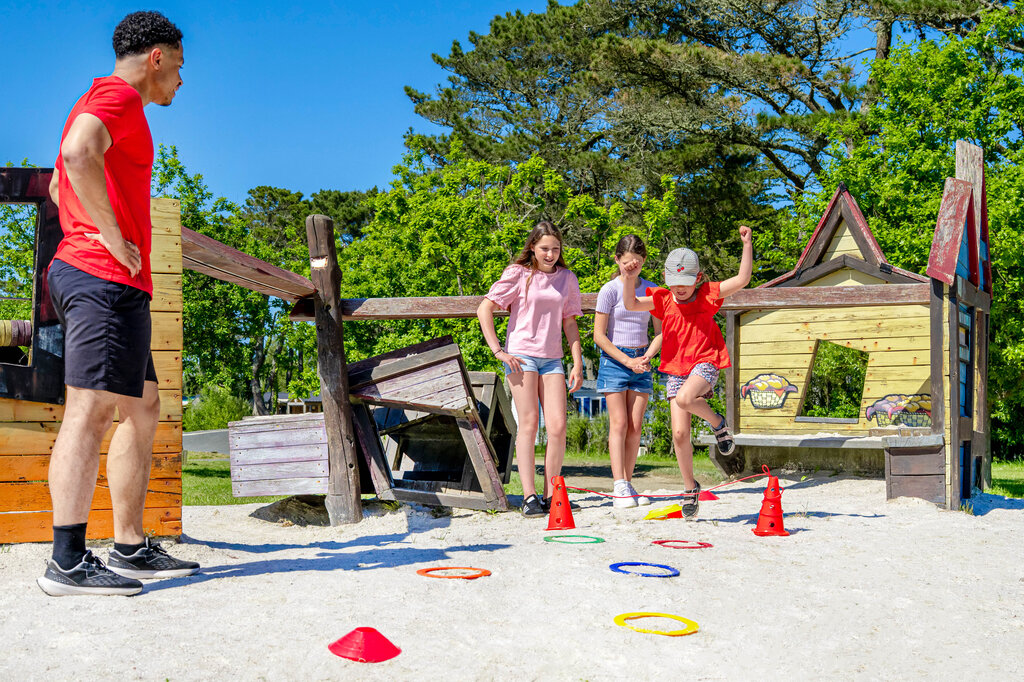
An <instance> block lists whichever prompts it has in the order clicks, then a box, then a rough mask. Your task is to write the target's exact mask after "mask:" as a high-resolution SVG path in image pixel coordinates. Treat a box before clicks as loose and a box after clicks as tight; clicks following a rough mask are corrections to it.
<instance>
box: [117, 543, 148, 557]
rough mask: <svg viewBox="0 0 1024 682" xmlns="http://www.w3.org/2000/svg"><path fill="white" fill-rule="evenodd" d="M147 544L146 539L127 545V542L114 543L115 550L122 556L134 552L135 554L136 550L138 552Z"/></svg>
mask: <svg viewBox="0 0 1024 682" xmlns="http://www.w3.org/2000/svg"><path fill="white" fill-rule="evenodd" d="M145 546H146V543H145V541H143V542H140V543H139V544H137V545H125V544H122V543H120V542H115V543H114V551H115V552H117V553H118V554H120V555H121V556H131V555H132V554H135V553H136V552H138V551H139V550H140V549H142V548H143V547H145Z"/></svg>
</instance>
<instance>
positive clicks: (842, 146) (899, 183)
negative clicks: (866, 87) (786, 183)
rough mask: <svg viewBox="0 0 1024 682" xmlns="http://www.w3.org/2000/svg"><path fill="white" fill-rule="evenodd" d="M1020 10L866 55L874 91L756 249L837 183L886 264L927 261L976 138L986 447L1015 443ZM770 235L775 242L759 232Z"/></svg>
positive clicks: (1021, 439) (1023, 415)
mask: <svg viewBox="0 0 1024 682" xmlns="http://www.w3.org/2000/svg"><path fill="white" fill-rule="evenodd" d="M1022 39H1024V19H1022V18H1021V17H1020V15H1018V14H1017V13H1015V12H1013V11H1006V10H1003V11H997V12H991V13H988V14H986V15H985V16H984V17H982V18H981V19H980V22H979V23H978V24H977V26H976V28H975V29H974V30H973V31H971V32H969V33H967V34H966V35H964V36H962V37H961V36H957V35H950V36H947V37H942V38H940V39H939V40H937V41H925V42H919V43H914V44H905V45H898V46H896V47H894V48H893V50H892V51H891V53H890V54H889V59H888V60H886V61H878V62H875V64H874V65H873V67H872V72H871V77H872V79H873V80H874V81H875V82H876V84H877V88H878V97H877V100H876V101H875V102H874V104H873V105H872V106H871V107H870V108H869V109H868V110H867V111H866V112H865V113H864V114H863V115H857V116H853V117H851V118H849V119H848V120H846V121H843V122H841V123H835V122H833V123H830V124H828V125H826V126H825V127H824V130H825V131H826V132H827V134H828V135H829V138H830V139H831V140H832V145H833V150H834V152H835V156H834V159H835V160H834V161H833V162H831V163H830V164H828V165H827V166H826V167H825V168H823V170H822V173H821V183H822V191H821V192H818V193H809V194H807V195H806V196H804V197H803V198H802V200H801V202H799V203H798V205H797V209H798V211H797V217H796V219H795V220H794V221H792V222H791V223H789V224H787V225H786V226H785V228H784V229H783V230H782V233H781V234H780V235H778V236H772V235H762V243H761V246H762V252H763V253H766V254H767V255H768V256H769V257H771V258H774V259H776V260H777V262H780V263H781V262H783V261H785V260H787V259H788V260H789V262H792V259H793V258H794V257H795V253H796V249H795V248H794V245H796V244H797V243H798V242H799V241H800V240H799V239H798V235H799V234H800V232H801V231H805V232H806V231H807V227H808V225H811V226H813V224H812V223H811V222H810V221H811V220H813V219H815V218H816V217H817V216H818V215H820V214H821V210H822V208H823V207H824V203H825V202H826V201H827V200H828V198H829V196H831V193H832V191H833V190H834V188H835V187H836V185H837V184H838V183H839V182H844V183H846V185H847V187H849V188H850V191H851V193H852V194H853V196H855V197H856V198H857V201H858V204H859V205H860V207H861V209H862V210H863V211H864V213H865V216H866V217H867V219H868V224H869V226H870V227H871V230H872V232H874V234H875V236H876V237H877V239H878V242H879V244H880V245H881V247H882V250H883V251H884V253H885V254H886V256H887V257H888V258H889V259H890V260H891V261H892V262H893V264H895V265H897V266H900V267H903V268H907V269H910V270H914V271H917V272H922V273H923V272H924V269H925V267H926V265H927V260H928V253H929V248H930V245H931V241H932V236H933V233H934V229H935V221H936V216H937V215H938V207H939V203H940V201H941V198H942V190H943V183H944V180H945V178H947V177H952V176H953V175H954V174H955V155H954V150H955V144H956V141H957V140H959V139H964V140H968V141H970V142H972V143H974V144H977V145H979V146H981V147H982V148H984V150H985V162H986V183H987V189H988V209H989V226H990V239H991V251H992V264H993V303H992V347H991V354H990V366H989V396H990V401H991V408H992V419H993V450H994V452H995V453H996V455H997V456H999V455H1002V456H1019V455H1020V454H1021V453H1022V451H1024V394H1022V392H1021V390H1020V387H1021V385H1022V383H1024V331H1022V329H1021V326H1020V324H1018V323H1017V321H1019V320H1020V319H1024V296H1022V293H1024V247H1022V244H1024V235H1022V229H1024V207H1022V205H1021V202H1020V200H1019V197H1020V196H1022V195H1024V170H1022V162H1024V137H1022V133H1024V87H1022V86H1024V83H1022V80H1021V69H1022V67H1024V58H1022V57H1021V54H1020V52H1019V51H1018V50H1017V49H1016V46H1018V45H1021V44H1022V42H1024V40H1022ZM769 240H774V242H775V245H777V246H773V245H769V244H767V243H766V242H768V241H769Z"/></svg>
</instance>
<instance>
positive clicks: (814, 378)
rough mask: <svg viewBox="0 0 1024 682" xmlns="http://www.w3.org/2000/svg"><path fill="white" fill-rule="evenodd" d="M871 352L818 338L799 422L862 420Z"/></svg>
mask: <svg viewBox="0 0 1024 682" xmlns="http://www.w3.org/2000/svg"><path fill="white" fill-rule="evenodd" d="M867 368H868V354H867V353H866V352H864V351H861V350H857V349H855V348H847V347H846V346H841V345H839V344H838V343H832V342H831V341H818V342H817V343H816V344H815V347H814V360H813V361H812V363H811V370H810V375H809V376H808V379H807V386H806V388H805V389H804V399H803V401H802V402H801V404H800V411H799V413H798V416H797V417H796V420H797V421H803V422H833V423H835V422H837V421H838V422H840V423H850V424H856V423H857V422H858V421H859V416H860V406H861V400H862V398H863V395H864V378H865V376H866V374H867Z"/></svg>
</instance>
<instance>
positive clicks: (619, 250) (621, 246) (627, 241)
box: [612, 234, 647, 280]
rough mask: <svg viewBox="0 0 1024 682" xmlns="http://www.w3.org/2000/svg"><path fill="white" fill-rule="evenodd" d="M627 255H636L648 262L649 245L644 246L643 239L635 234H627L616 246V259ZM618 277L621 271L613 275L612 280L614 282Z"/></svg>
mask: <svg viewBox="0 0 1024 682" xmlns="http://www.w3.org/2000/svg"><path fill="white" fill-rule="evenodd" d="M627 253H635V254H636V255H638V256H640V257H641V258H643V259H644V260H647V245H646V244H644V240H643V239H640V237H637V236H636V235H635V234H627V235H626V236H624V237H623V238H622V239H620V240H619V243H618V244H616V245H615V257H616V258H622V257H623V256H625V255H626V254H627ZM618 276H619V271H618V270H616V271H615V274H614V275H612V279H613V280H614V279H615V278H616V277H618Z"/></svg>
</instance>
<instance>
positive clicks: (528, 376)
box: [476, 220, 583, 516]
mask: <svg viewBox="0 0 1024 682" xmlns="http://www.w3.org/2000/svg"><path fill="white" fill-rule="evenodd" d="M498 309H502V310H508V311H509V321H508V333H507V334H506V340H505V347H504V348H503V347H502V346H501V341H499V340H498V334H497V332H495V330H494V312H495V311H496V310H498ZM582 314H583V310H582V307H581V304H580V285H579V281H577V279H576V275H574V274H573V273H572V271H571V270H569V267H568V266H567V265H566V264H565V260H564V259H563V258H562V234H561V232H559V231H558V228H556V227H555V226H554V225H552V224H551V223H549V222H547V221H546V220H545V221H542V222H539V223H537V226H536V227H534V228H533V231H532V232H530V236H529V237H528V238H527V240H526V245H525V246H524V247H523V250H522V251H521V252H520V254H519V256H518V257H516V259H515V260H513V261H512V264H511V265H509V266H508V267H507V268H505V271H504V272H503V273H502V274H501V279H499V280H498V281H497V282H495V283H494V284H493V285H491V289H490V291H488V292H487V296H486V297H485V298H484V300H483V301H482V302H481V303H480V306H479V307H478V308H477V311H476V316H477V318H478V319H479V320H480V329H481V330H482V331H483V334H484V339H485V340H486V341H487V345H488V346H489V347H490V349H491V352H492V353H494V357H496V358H498V359H499V360H501V361H502V363H503V364H504V366H505V375H506V378H507V380H508V384H509V388H510V389H511V391H512V399H513V401H514V402H515V405H516V413H517V414H518V416H519V429H518V432H517V434H516V465H517V466H518V467H519V477H520V479H521V480H522V483H523V515H524V516H543V515H544V514H545V513H547V508H548V507H549V506H550V504H551V502H550V496H549V495H548V487H549V485H550V482H551V478H552V477H553V476H558V475H559V474H560V473H561V471H562V460H563V459H564V458H565V419H566V410H565V400H566V387H565V369H564V368H563V367H562V330H563V329H564V330H565V338H566V340H567V341H568V342H569V349H570V351H571V352H572V366H571V368H570V369H569V380H570V382H571V383H570V386H569V391H570V392H574V391H577V390H579V388H580V386H582V385H583V351H582V348H581V346H580V332H579V329H578V328H577V326H576V316H577V315H582ZM538 400H539V401H540V404H541V405H542V406H543V409H544V424H545V427H546V428H547V450H546V452H545V455H544V497H543V499H541V498H539V497H538V496H537V487H536V483H535V481H534V477H535V475H534V472H535V471H536V461H535V455H534V449H533V448H534V443H535V442H536V440H537V426H538V424H539V421H540V410H539V409H538V405H537V403H538Z"/></svg>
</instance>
